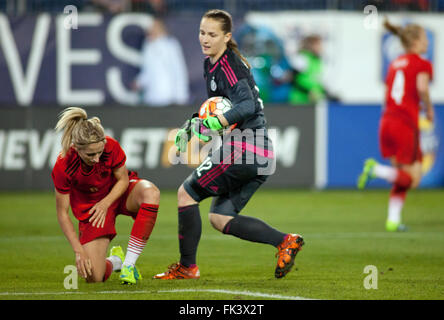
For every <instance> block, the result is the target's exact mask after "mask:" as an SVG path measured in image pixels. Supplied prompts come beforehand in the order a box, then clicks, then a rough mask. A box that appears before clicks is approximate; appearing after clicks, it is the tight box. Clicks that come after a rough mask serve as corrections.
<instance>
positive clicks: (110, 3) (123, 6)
mask: <svg viewBox="0 0 444 320" xmlns="http://www.w3.org/2000/svg"><path fill="white" fill-rule="evenodd" d="M91 1H92V3H93V4H94V5H95V6H96V7H98V8H100V9H102V10H104V11H107V12H110V13H113V14H115V13H119V12H123V11H125V10H127V9H128V6H129V5H130V1H129V0H91Z"/></svg>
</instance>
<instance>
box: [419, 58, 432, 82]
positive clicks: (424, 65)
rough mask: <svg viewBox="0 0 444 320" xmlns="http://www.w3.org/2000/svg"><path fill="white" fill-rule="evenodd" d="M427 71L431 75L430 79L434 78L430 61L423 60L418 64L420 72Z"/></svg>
mask: <svg viewBox="0 0 444 320" xmlns="http://www.w3.org/2000/svg"><path fill="white" fill-rule="evenodd" d="M420 72H425V73H428V74H429V75H430V80H433V67H432V64H431V63H430V61H427V60H422V61H421V63H420V64H419V66H418V73H420Z"/></svg>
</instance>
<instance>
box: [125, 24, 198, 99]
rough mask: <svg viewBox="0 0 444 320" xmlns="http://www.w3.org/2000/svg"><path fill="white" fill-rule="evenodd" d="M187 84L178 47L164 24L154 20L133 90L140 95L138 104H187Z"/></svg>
mask: <svg viewBox="0 0 444 320" xmlns="http://www.w3.org/2000/svg"><path fill="white" fill-rule="evenodd" d="M188 82H189V81H188V70H187V66H186V63H185V58H184V55H183V52H182V47H181V45H180V43H179V41H178V40H177V39H175V38H174V37H172V36H171V35H169V33H168V30H167V28H166V26H165V23H164V21H163V20H161V19H160V18H156V19H155V20H154V22H153V24H152V26H151V28H150V29H149V30H148V32H147V37H146V39H145V43H144V44H143V47H142V62H141V69H140V73H139V75H138V76H137V77H136V79H135V81H134V82H133V90H135V91H139V92H140V93H141V97H142V101H141V102H142V103H143V104H145V105H148V106H152V107H164V106H168V105H183V104H186V103H188V102H189V101H188V100H189V95H190V94H189V83H188Z"/></svg>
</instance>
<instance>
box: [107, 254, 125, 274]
mask: <svg viewBox="0 0 444 320" xmlns="http://www.w3.org/2000/svg"><path fill="white" fill-rule="evenodd" d="M106 260H108V261H110V262H111V264H112V265H113V271H118V270H120V269H122V259H120V258H119V257H118V256H109V257H108V258H106Z"/></svg>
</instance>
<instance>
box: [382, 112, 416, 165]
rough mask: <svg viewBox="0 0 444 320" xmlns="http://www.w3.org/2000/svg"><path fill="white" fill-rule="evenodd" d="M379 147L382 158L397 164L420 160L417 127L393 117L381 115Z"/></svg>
mask: <svg viewBox="0 0 444 320" xmlns="http://www.w3.org/2000/svg"><path fill="white" fill-rule="evenodd" d="M379 147H380V150H381V154H382V156H383V157H384V158H391V157H395V159H396V162H397V163H399V164H412V163H413V162H415V161H422V152H421V148H420V144H419V129H418V128H417V127H414V126H412V125H409V124H408V123H406V122H404V121H402V120H400V119H396V118H394V117H383V118H382V119H381V123H380V126H379Z"/></svg>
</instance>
